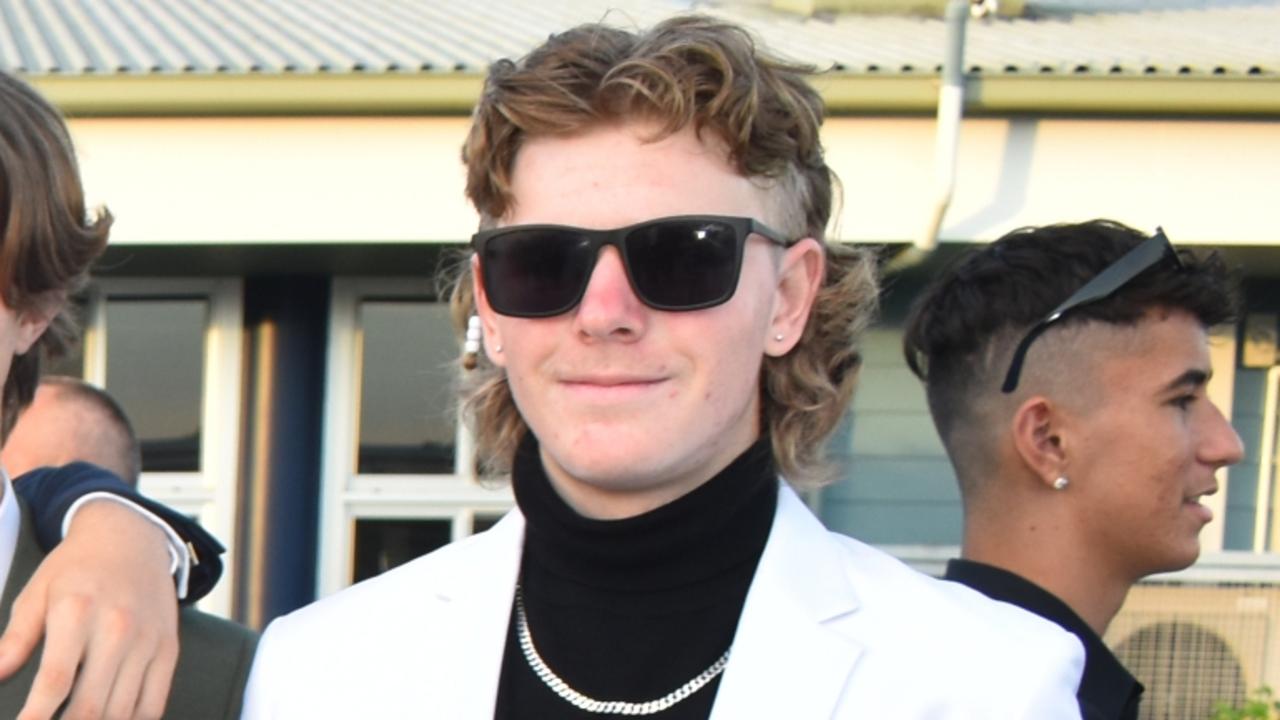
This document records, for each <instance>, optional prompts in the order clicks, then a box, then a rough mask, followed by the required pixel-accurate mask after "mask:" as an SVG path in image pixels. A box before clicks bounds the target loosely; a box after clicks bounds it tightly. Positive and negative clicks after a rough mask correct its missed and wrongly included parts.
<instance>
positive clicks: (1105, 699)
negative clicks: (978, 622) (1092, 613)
mask: <svg viewBox="0 0 1280 720" xmlns="http://www.w3.org/2000/svg"><path fill="white" fill-rule="evenodd" d="M946 579H947V580H953V581H955V582H958V583H961V584H963V585H968V586H969V587H971V588H973V589H974V590H977V591H978V592H981V593H982V594H984V595H986V596H987V597H990V598H993V599H995V600H1001V601H1004V602H1007V603H1010V604H1013V605H1017V606H1018V607H1021V608H1023V609H1025V610H1029V611H1031V612H1033V613H1035V614H1037V615H1039V616H1041V617H1043V618H1045V619H1047V620H1051V621H1053V622H1055V623H1057V624H1058V625H1060V626H1062V628H1063V629H1065V630H1067V631H1068V632H1070V633H1071V634H1073V635H1075V636H1076V637H1078V638H1080V642H1081V644H1083V645H1084V653H1085V663H1084V676H1083V677H1082V678H1081V679H1080V689H1079V692H1078V693H1077V696H1078V697H1079V699H1080V709H1081V711H1082V712H1083V714H1084V718H1085V720H1093V719H1094V718H1097V719H1098V720H1102V719H1103V718H1106V719H1107V720H1111V719H1113V718H1114V719H1123V720H1128V719H1129V718H1137V717H1138V702H1139V701H1140V700H1141V698H1142V691H1143V687H1142V683H1140V682H1138V681H1137V679H1135V678H1134V677H1133V675H1132V674H1130V673H1129V671H1128V670H1126V669H1125V667H1124V666H1123V665H1121V664H1120V661H1119V660H1118V659H1116V656H1115V655H1114V654H1112V652H1111V649H1110V648H1108V647H1107V646H1106V644H1105V643H1103V642H1102V638H1100V637H1098V634H1097V633H1095V632H1094V631H1093V628H1091V627H1089V625H1088V623H1086V622H1085V621H1084V620H1082V619H1081V618H1080V616H1079V615H1077V614H1076V613H1075V612H1074V611H1073V610H1072V609H1071V608H1070V607H1068V606H1067V604H1066V603H1064V602H1063V601H1062V600H1060V599H1058V597H1057V596H1055V595H1053V594H1052V593H1050V592H1048V591H1047V590H1045V589H1044V588H1042V587H1040V586H1039V585H1036V584H1035V583H1033V582H1031V581H1029V580H1027V579H1026V578H1023V577H1022V576H1020V575H1016V574H1014V573H1011V572H1009V571H1007V570H1002V569H1001V568H998V567H994V566H991V565H987V564H984V563H979V562H974V561H972V560H952V561H950V562H948V563H947V574H946Z"/></svg>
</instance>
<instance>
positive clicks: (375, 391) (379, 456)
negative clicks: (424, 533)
mask: <svg viewBox="0 0 1280 720" xmlns="http://www.w3.org/2000/svg"><path fill="white" fill-rule="evenodd" d="M359 318H360V328H361V334H360V337H361V347H360V352H361V357H362V362H361V368H360V390H361V393H360V430H359V432H360V450H359V454H358V457H357V472H359V473H361V474H370V473H415V474H433V475H439V474H446V475H447V474H450V473H452V472H453V466H454V450H455V444H454V440H455V436H456V435H457V429H456V423H455V422H454V415H455V413H454V412H453V396H454V393H453V389H454V373H453V362H454V359H455V358H456V357H457V346H456V343H454V342H453V332H452V330H451V329H450V325H449V308H448V306H447V305H445V304H444V303H436V302H429V301H427V300H425V299H418V300H394V301H383V300H364V301H361V303H360V316H359Z"/></svg>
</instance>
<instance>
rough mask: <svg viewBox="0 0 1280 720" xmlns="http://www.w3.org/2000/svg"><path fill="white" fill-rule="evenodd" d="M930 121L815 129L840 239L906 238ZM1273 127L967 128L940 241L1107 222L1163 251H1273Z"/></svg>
mask: <svg viewBox="0 0 1280 720" xmlns="http://www.w3.org/2000/svg"><path fill="white" fill-rule="evenodd" d="M933 126H934V123H933V120H932V119H924V118H904V119H891V118H890V119H865V120H858V119H848V120H846V119H840V120H836V121H834V122H832V123H831V124H830V126H829V127H828V129H827V133H826V137H825V140H826V143H827V147H828V152H829V155H830V158H831V162H832V164H833V165H834V166H835V167H836V169H837V172H839V173H840V175H841V178H842V180H843V182H844V186H845V209H844V213H843V217H842V221H841V228H840V236H841V237H844V238H847V239H857V240H868V241H885V240H896V241H906V240H910V239H913V238H914V237H915V236H916V235H917V234H919V233H920V232H921V230H922V228H923V225H924V224H925V220H926V218H927V214H926V213H927V210H928V209H929V208H930V207H931V203H932V202H933V194H932V190H931V183H932V177H933V175H932V169H931V165H932V162H933V159H932V158H933V137H932V133H933ZM1278 194H1280V123H1277V122H1259V121H1253V122H1249V121H1160V120H1081V119H1044V120H1035V119H1019V120H1004V119H981V118H979V119H969V120H965V121H964V124H963V126H962V132H961V138H960V150H959V158H958V172H957V180H956V189H955V194H954V198H953V201H952V204H951V207H950V209H949V211H948V213H947V216H946V220H945V222H944V223H943V227H942V232H941V236H942V239H943V240H944V241H945V240H994V239H995V238H997V237H999V236H1000V235H1002V234H1003V233H1005V232H1006V231H1008V230H1011V229H1013V228H1015V227H1018V226H1021V225H1033V224H1044V223H1051V222H1062V221H1074V220H1087V219H1091V218H1095V217H1111V218H1114V219H1117V220H1121V221H1123V222H1127V223H1129V224H1131V225H1134V226H1136V227H1138V228H1140V229H1146V230H1151V229H1154V227H1155V226H1156V225H1163V226H1164V228H1165V229H1166V231H1167V232H1168V233H1169V237H1170V238H1171V239H1172V240H1173V241H1174V242H1175V243H1178V242H1182V243H1187V242H1193V243H1223V242H1226V243H1259V244H1275V243H1280V224H1277V215H1276V211H1275V204H1276V198H1277V196H1278Z"/></svg>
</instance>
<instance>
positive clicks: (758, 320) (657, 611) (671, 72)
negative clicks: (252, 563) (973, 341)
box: [245, 17, 1081, 720]
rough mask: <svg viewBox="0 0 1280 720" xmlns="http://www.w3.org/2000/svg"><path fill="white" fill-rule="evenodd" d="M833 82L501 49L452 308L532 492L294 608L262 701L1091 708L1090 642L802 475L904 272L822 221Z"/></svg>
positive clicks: (676, 58) (748, 59)
mask: <svg viewBox="0 0 1280 720" xmlns="http://www.w3.org/2000/svg"><path fill="white" fill-rule="evenodd" d="M806 74H807V73H806V72H805V70H804V69H802V68H798V67H795V66H792V65H789V64H786V63H784V62H782V61H779V60H777V59H775V58H772V57H770V56H768V55H766V54H764V53H763V52H760V51H758V50H757V48H756V47H755V46H754V45H753V42H752V40H751V38H750V36H748V35H747V34H746V33H745V32H744V31H742V30H741V29H739V28H736V27H733V26H729V25H725V24H722V23H720V22H718V21H715V20H711V19H707V18H699V17H684V18H677V19H673V20H669V21H666V22H664V23H662V24H660V25H658V26H656V27H654V28H653V29H651V30H648V31H645V32H627V31H623V30H618V29H613V28H610V27H607V26H602V25H587V26H582V27H578V28H575V29H573V30H570V31H568V32H565V33H562V34H559V35H555V36H553V37H552V38H550V39H549V40H548V41H547V42H546V43H544V44H543V45H542V46H541V47H539V48H537V49H536V50H534V51H533V52H532V53H530V54H529V55H528V56H526V57H525V58H523V59H521V60H520V61H518V62H510V61H503V62H499V63H496V64H495V65H494V66H493V67H492V69H491V71H490V73H489V78H488V81H487V83H486V86H485V90H484V93H483V95H482V97H481V99H480V102H479V105H478V107H477V108H476V111H475V115H474V122H473V125H472V128H471V132H470V135H469V137H468V140H467V143H466V146H465V149H464V157H465V160H466V163H467V169H468V183H467V194H468V196H469V198H470V199H471V201H472V202H473V203H474V204H475V206H476V208H477V210H478V211H479V213H480V217H481V228H482V230H481V231H480V232H479V233H477V234H476V235H475V237H474V239H473V243H472V246H473V248H474V254H473V255H472V256H471V259H470V262H469V263H466V264H464V266H463V276H462V277H461V278H460V279H459V284H458V286H457V290H456V292H455V296H454V302H455V310H456V317H460V318H464V319H465V318H468V317H470V316H471V315H472V314H473V313H474V314H475V315H477V316H478V320H477V321H476V326H475V331H474V333H472V334H471V335H470V337H471V342H472V343H473V346H472V349H473V350H480V347H479V345H480V342H479V341H480V340H481V337H482V339H483V355H482V356H481V357H479V358H475V360H476V361H478V367H476V369H474V370H471V371H469V377H468V378H467V382H466V387H465V388H464V404H465V408H466V410H467V412H468V414H469V415H470V417H471V419H472V422H473V426H474V428H475V431H476V435H477V442H478V445H479V447H480V449H481V454H482V458H483V460H484V461H485V462H486V463H487V467H488V468H489V469H491V470H493V471H496V472H502V473H506V472H510V474H511V482H512V483H513V488H514V492H515V497H516V502H517V505H518V508H517V509H516V510H515V511H513V512H512V513H511V514H509V515H508V516H507V517H506V518H505V519H504V520H503V521H502V522H500V523H499V524H498V525H497V526H495V527H494V528H493V529H491V530H490V531H488V532H485V533H481V534H479V535H476V536H474V537H471V538H468V539H466V540H464V541H461V542H459V543H455V544H454V545H451V546H449V547H447V548H444V549H442V550H440V551H438V552H435V553H432V554H430V555H428V556H426V557H424V558H421V559H419V560H417V561H414V562H412V563H409V564H407V565H405V566H403V567H401V568H398V569H396V570H392V571H391V572H388V573H386V574H384V575H382V576H380V577H378V578H375V579H373V580H370V581H367V582H365V583H362V584H360V585H357V586H355V587H353V588H350V589H348V590H346V591H344V592H341V593H339V594H337V595H335V596H333V597H331V598H327V599H325V600H322V601H320V602H319V603H316V604H315V605H313V606H311V607H309V608H305V609H303V610H301V611H298V612H297V613H294V614H292V615H289V616H286V617H284V618H281V619H279V620H277V621H276V622H275V623H273V624H272V625H271V626H270V627H269V629H268V630H267V632H266V634H265V636H264V639H263V642H262V645H261V649H260V651H259V654H258V657H257V658H256V660H255V665H254V669H253V671H252V675H251V678H250V683H249V689H248V691H247V696H246V714H245V716H246V717H247V718H253V719H254V720H258V719H273V720H276V719H282V718H314V717H380V718H394V717H434V718H448V719H449V720H467V719H470V718H538V719H547V718H600V717H611V716H633V715H645V716H652V717H655V718H662V719H664V720H669V719H672V718H709V717H710V718H720V719H727V720H740V719H743V718H788V719H805V718H833V717H835V718H895V719H899V718H954V719H958V718H970V719H973V720H978V719H983V720H990V719H992V718H1000V719H1009V718H1037V719H1044V718H1074V717H1077V716H1078V712H1077V710H1076V707H1075V700H1074V691H1075V687H1076V684H1077V682H1078V680H1079V673H1080V663H1081V650H1080V647H1079V644H1078V643H1077V642H1076V640H1075V639H1074V638H1073V637H1071V636H1070V635H1069V634H1068V633H1065V632H1063V631H1061V630H1060V629H1058V628H1056V627H1054V626H1053V625H1052V624H1050V623H1046V622H1044V621H1042V620H1040V619H1038V618H1035V617H1034V616H1032V615H1030V614H1028V613H1025V612H1023V611H1021V610H1018V609H1016V608H1012V607H1010V606H1007V605H1001V604H997V603H992V602H990V601H989V600H987V599H986V598H983V597H982V596H980V595H979V594H977V593H974V592H972V591H970V590H968V589H967V588H964V587H961V586H958V585H954V584H951V583H944V582H941V581H936V580H933V579H930V578H927V577H925V576H923V575H920V574H918V573H915V572H913V571H911V570H910V569H908V568H906V567H905V566H903V565H901V564H900V563H898V562H897V561H895V560H893V559H892V558H890V557H888V556H886V555H883V554H881V553H879V552H877V551H875V550H873V549H871V548H869V547H867V546H865V545H863V544H861V543H858V542H857V541H855V540H852V539H850V538H845V537H840V536H836V535H832V534H830V533H828V532H827V531H826V530H825V529H824V528H823V527H822V525H821V524H820V523H819V522H818V521H817V519H815V518H814V517H813V516H812V515H811V514H810V512H809V511H808V509H807V508H806V507H805V506H804V504H803V503H802V502H801V501H800V500H799V498H798V497H797V496H796V494H795V492H794V491H793V490H792V489H791V485H792V484H796V485H803V484H806V483H812V482H814V481H815V480H817V479H819V478H820V477H821V476H822V475H823V473H824V468H823V465H822V463H821V457H820V456H821V448H822V445H823V443H824V442H825V441H826V439H827V436H828V435H829V434H830V432H831V431H832V429H833V428H834V426H835V425H836V424H837V422H838V420H839V419H840V417H841V416H842V415H843V413H844V412H845V410H846V408H847V406H848V403H849V400H850V397H851V394H852V392H853V385H854V380H855V377H856V374H857V371H858V366H859V356H858V353H857V350H856V347H855V339H856V338H857V335H858V333H859V331H860V330H861V329H862V328H863V326H864V325H865V324H866V323H867V322H868V319H869V318H870V316H871V314H872V313H873V311H874V308H875V305H876V292H877V290H876V285H875V281H874V277H873V267H872V265H873V263H872V261H871V259H870V258H869V257H868V256H867V255H865V254H863V253H861V252H859V251H856V250H851V249H848V248H844V247H841V246H838V245H829V244H827V243H826V242H825V241H824V239H823V238H824V232H825V230H826V226H827V222H828V220H829V219H830V214H831V204H832V185H833V178H832V174H831V171H830V169H829V168H828V167H827V165H826V163H825V161H824V159H823V154H822V148H821V145H820V142H819V137H818V132H819V126H820V124H821V122H822V115H823V108H822V104H821V101H820V99H819V98H818V96H817V94H816V93H815V92H814V90H813V89H812V88H811V87H810V86H809V85H808V83H807V80H806ZM468 364H470V363H468ZM780 477H781V478H785V481H780Z"/></svg>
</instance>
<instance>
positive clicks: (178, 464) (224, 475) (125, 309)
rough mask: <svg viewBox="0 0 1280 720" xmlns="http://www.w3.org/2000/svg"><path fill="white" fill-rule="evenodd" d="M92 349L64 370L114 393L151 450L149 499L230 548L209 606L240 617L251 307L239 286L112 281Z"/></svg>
mask: <svg viewBox="0 0 1280 720" xmlns="http://www.w3.org/2000/svg"><path fill="white" fill-rule="evenodd" d="M84 306H85V312H84V315H83V325H84V330H85V333H84V342H83V345H82V347H81V348H80V351H79V355H78V357H79V360H78V362H79V367H76V362H77V360H76V359H75V358H68V359H66V360H64V361H62V363H60V365H59V366H58V371H61V372H66V373H68V374H77V373H76V372H75V371H76V370H77V369H82V371H83V372H82V377H84V378H85V379H86V380H88V381H89V382H92V383H95V384H98V385H100V386H102V387H105V388H106V389H107V391H108V392H110V393H111V394H112V395H113V396H114V397H115V398H116V400H118V401H119V402H120V404H121V406H122V407H123V408H124V410H125V412H126V413H127V414H128V415H129V418H130V421H131V422H132V423H133V425H134V427H135V430H136V431H137V433H138V436H139V439H140V440H141V442H142V454H143V457H142V477H141V478H140V481H139V484H138V487H139V490H141V491H142V492H143V493H144V494H146V495H148V496H150V497H153V498H155V499H156V500H159V501H160V502H163V503H165V504H167V505H169V506H171V507H173V508H175V509H177V510H180V511H182V512H184V513H186V514H188V515H190V516H192V517H193V518H195V519H196V520H197V521H198V522H199V523H200V524H201V525H203V526H204V527H205V528H206V529H208V530H209V531H210V532H211V533H213V534H214V535H215V536H216V537H217V538H218V539H219V540H221V541H222V544H223V545H225V546H226V547H227V554H226V555H225V556H224V557H223V562H224V563H225V564H226V568H225V570H224V579H223V581H222V582H219V583H218V585H217V586H215V587H214V589H213V591H212V592H211V593H210V594H209V595H208V596H207V597H206V598H205V599H204V600H203V601H201V603H200V607H201V608H202V609H204V610H206V611H208V612H212V613H216V614H220V615H223V616H226V615H228V614H229V613H230V611H231V598H232V592H233V585H234V578H235V575H236V568H235V552H234V543H235V534H236V533H235V531H236V514H235V511H236V490H237V484H238V478H239V468H238V457H239V440H240V395H241V393H240V385H241V382H240V381H241V378H240V363H241V338H242V336H243V329H242V328H243V317H242V315H243V309H242V308H243V299H242V288H241V282H240V280H239V279H182V280H178V279H162V278H104V279H98V280H96V281H95V282H94V283H93V285H92V286H91V287H90V289H89V292H88V294H87V298H86V301H85V303H84Z"/></svg>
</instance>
